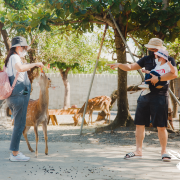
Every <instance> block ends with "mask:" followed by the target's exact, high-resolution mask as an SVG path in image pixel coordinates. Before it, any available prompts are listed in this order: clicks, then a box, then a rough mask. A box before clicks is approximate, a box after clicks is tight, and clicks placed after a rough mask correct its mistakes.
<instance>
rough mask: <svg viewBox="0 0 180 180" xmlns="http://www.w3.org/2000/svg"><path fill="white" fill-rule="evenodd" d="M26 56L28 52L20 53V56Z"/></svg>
mask: <svg viewBox="0 0 180 180" xmlns="http://www.w3.org/2000/svg"><path fill="white" fill-rule="evenodd" d="M26 54H27V51H26V50H23V51H22V52H20V53H19V56H20V57H24V56H26Z"/></svg>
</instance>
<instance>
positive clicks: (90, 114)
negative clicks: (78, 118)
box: [89, 111, 93, 124]
mask: <svg viewBox="0 0 180 180" xmlns="http://www.w3.org/2000/svg"><path fill="white" fill-rule="evenodd" d="M89 114H90V115H91V124H93V122H92V114H93V111H91V112H90V113H89Z"/></svg>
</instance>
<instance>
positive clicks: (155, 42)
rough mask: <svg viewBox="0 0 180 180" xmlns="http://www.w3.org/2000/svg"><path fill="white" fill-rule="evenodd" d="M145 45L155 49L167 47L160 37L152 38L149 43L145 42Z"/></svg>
mask: <svg viewBox="0 0 180 180" xmlns="http://www.w3.org/2000/svg"><path fill="white" fill-rule="evenodd" d="M144 46H145V47H147V48H153V49H166V47H164V46H163V41H162V40H161V39H159V38H151V39H150V40H149V42H148V44H145V45H144Z"/></svg>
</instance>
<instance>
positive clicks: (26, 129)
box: [23, 126, 34, 152]
mask: <svg viewBox="0 0 180 180" xmlns="http://www.w3.org/2000/svg"><path fill="white" fill-rule="evenodd" d="M30 128H31V126H26V127H25V128H24V131H23V136H24V139H25V140H26V143H27V146H28V148H29V150H30V151H31V152H34V150H33V149H32V148H31V145H30V144H29V141H28V138H27V132H28V130H29V129H30Z"/></svg>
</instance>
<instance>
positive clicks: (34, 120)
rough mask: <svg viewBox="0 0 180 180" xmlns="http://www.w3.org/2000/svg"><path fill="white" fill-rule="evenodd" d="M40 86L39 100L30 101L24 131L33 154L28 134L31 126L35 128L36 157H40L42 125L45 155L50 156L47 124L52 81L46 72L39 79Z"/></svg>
mask: <svg viewBox="0 0 180 180" xmlns="http://www.w3.org/2000/svg"><path fill="white" fill-rule="evenodd" d="M39 86H40V94H39V99H37V100H30V101H29V104H28V108H27V116H26V126H25V128H24V131H23V135H24V138H25V140H26V143H27V145H28V148H29V150H30V151H31V152H34V150H33V149H32V148H31V146H30V144H29V141H28V138H27V132H28V130H29V129H30V127H31V126H34V132H35V137H36V152H35V155H36V157H37V156H38V140H39V138H38V126H39V124H42V127H43V133H44V139H45V154H46V155H47V154H48V145H47V140H48V137H47V122H48V118H49V113H48V105H49V90H48V88H49V87H50V86H51V80H50V79H49V78H48V77H47V76H46V75H45V73H44V72H42V73H41V75H40V79H39Z"/></svg>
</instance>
